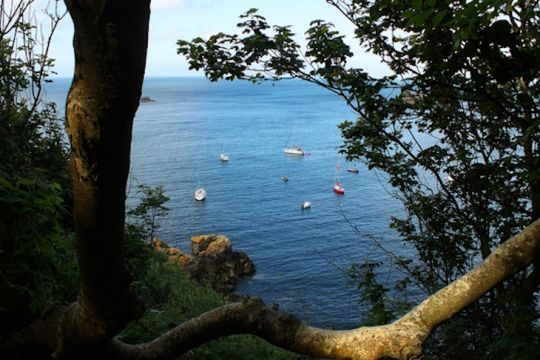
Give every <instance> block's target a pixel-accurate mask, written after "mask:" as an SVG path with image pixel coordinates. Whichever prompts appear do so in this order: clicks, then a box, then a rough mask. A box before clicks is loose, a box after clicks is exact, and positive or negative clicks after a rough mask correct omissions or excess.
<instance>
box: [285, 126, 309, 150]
mask: <svg viewBox="0 0 540 360" xmlns="http://www.w3.org/2000/svg"><path fill="white" fill-rule="evenodd" d="M291 136H292V128H291V132H290V133H289V138H288V139H287V143H286V144H285V149H283V152H284V153H285V154H287V155H295V156H304V155H306V154H307V153H306V151H305V150H304V149H302V148H301V147H300V146H296V145H292V146H289V141H290V140H291Z"/></svg>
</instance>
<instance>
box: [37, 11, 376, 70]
mask: <svg viewBox="0 0 540 360" xmlns="http://www.w3.org/2000/svg"><path fill="white" fill-rule="evenodd" d="M45 3H47V0H39V1H38V2H37V4H36V6H35V9H36V10H37V9H38V8H39V6H43V4H45ZM250 8H257V9H259V14H261V15H263V16H265V17H266V18H267V20H268V23H269V24H271V25H292V26H293V32H295V33H296V34H297V41H299V43H300V44H302V43H303V41H302V39H303V36H302V35H303V34H304V32H305V31H306V30H307V29H308V27H309V23H310V22H311V21H312V20H315V19H324V20H327V21H330V22H332V23H333V24H334V25H335V26H336V29H337V30H338V31H340V32H341V33H343V34H344V35H345V36H346V39H347V42H348V43H349V44H350V45H351V48H352V50H353V52H354V53H355V56H354V58H353V60H352V62H351V65H354V66H356V67H362V68H364V69H365V70H368V71H369V72H370V73H371V74H372V75H382V74H385V73H386V68H385V67H384V65H382V64H381V63H380V62H379V60H378V58H376V57H374V56H370V55H367V54H365V53H363V51H362V50H361V49H360V48H359V46H357V45H354V46H353V44H356V43H355V41H354V39H353V37H352V34H353V26H352V24H351V23H350V22H348V21H347V20H346V19H345V18H344V17H343V15H341V14H340V13H339V12H338V11H337V10H336V9H335V8H333V7H332V6H330V5H328V4H327V3H326V1H325V0H152V3H151V16H150V34H149V44H148V58H147V66H146V76H198V75H201V74H200V73H197V72H194V71H190V70H188V65H187V62H186V60H185V59H184V58H183V57H181V56H180V55H177V54H176V41H177V40H178V39H183V40H191V39H193V38H194V37H197V36H201V37H203V38H207V37H208V36H209V35H212V34H215V33H217V32H220V31H221V32H225V33H235V32H236V30H237V29H236V24H237V23H238V22H239V15H240V14H242V13H244V12H245V11H247V10H248V9H250ZM36 13H37V16H36V17H37V19H38V21H40V20H43V18H44V17H43V16H41V15H40V14H39V12H38V11H36ZM126 16H129V15H126ZM72 38H73V24H72V22H71V19H70V18H69V16H66V17H65V18H64V19H63V20H62V22H61V23H60V25H59V27H58V29H57V31H56V33H55V36H54V38H53V43H52V47H51V51H50V56H51V57H52V58H54V59H55V71H56V73H57V75H56V76H58V77H71V76H72V74H73V48H72Z"/></svg>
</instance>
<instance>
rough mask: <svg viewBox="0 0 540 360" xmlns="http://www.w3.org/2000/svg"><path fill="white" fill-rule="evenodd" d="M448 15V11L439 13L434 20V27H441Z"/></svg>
mask: <svg viewBox="0 0 540 360" xmlns="http://www.w3.org/2000/svg"><path fill="white" fill-rule="evenodd" d="M447 13H448V11H447V10H443V11H440V12H438V13H437V14H436V15H435V17H434V18H433V26H437V25H439V24H440V23H441V21H443V19H444V17H445V16H446V14H447Z"/></svg>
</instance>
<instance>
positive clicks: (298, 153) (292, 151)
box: [283, 148, 306, 156]
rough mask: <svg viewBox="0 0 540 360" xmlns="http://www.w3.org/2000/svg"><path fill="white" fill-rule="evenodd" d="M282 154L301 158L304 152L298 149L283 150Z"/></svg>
mask: <svg viewBox="0 0 540 360" xmlns="http://www.w3.org/2000/svg"><path fill="white" fill-rule="evenodd" d="M283 152H284V153H285V154H287V155H296V156H303V155H305V154H306V152H305V151H304V150H302V149H300V148H285V149H283Z"/></svg>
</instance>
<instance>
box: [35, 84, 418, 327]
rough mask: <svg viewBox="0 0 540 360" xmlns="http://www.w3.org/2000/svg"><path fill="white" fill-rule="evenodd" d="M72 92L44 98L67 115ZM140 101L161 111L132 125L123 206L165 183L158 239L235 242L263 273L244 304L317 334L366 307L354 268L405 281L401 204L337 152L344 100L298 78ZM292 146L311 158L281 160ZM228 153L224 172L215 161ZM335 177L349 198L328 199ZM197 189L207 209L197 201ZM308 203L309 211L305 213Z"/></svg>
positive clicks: (156, 92) (63, 88)
mask: <svg viewBox="0 0 540 360" xmlns="http://www.w3.org/2000/svg"><path fill="white" fill-rule="evenodd" d="M70 82H71V80H70V79H63V78H57V79H54V80H53V82H52V83H51V84H49V85H48V86H47V88H46V93H45V96H46V99H47V100H49V101H54V102H56V103H57V105H58V108H59V111H60V112H61V113H62V112H63V111H64V107H65V98H66V95H67V92H68V89H69V85H70ZM143 96H148V97H150V98H151V99H153V100H154V102H150V103H143V104H141V105H140V107H139V109H138V111H137V114H136V117H135V121H134V128H133V142H132V151H131V172H130V180H129V195H128V206H134V205H135V204H136V199H137V196H138V195H137V191H136V189H137V185H138V184H148V185H152V186H157V185H162V186H164V188H165V190H166V195H167V196H168V197H169V198H170V200H169V202H168V203H167V204H166V206H167V207H168V208H169V209H170V211H169V213H168V215H167V216H166V217H165V218H163V219H161V221H160V227H159V229H158V231H157V233H158V236H159V237H160V238H161V239H163V240H164V241H166V242H167V243H169V244H170V245H172V246H177V247H179V248H181V249H182V250H184V251H189V249H190V238H191V237H192V236H195V235H199V234H209V233H219V234H224V235H226V236H227V237H229V238H230V239H231V240H232V243H233V250H237V251H243V252H245V253H247V254H248V256H249V257H250V258H251V259H252V260H253V262H254V263H255V265H256V268H257V271H256V273H255V274H254V275H253V276H250V277H248V278H245V279H242V280H241V281H240V283H239V285H238V287H237V288H236V292H237V293H238V294H242V295H244V294H245V295H251V296H259V297H261V298H262V299H263V300H264V301H265V302H266V303H268V304H270V303H275V304H278V305H279V308H280V309H281V310H284V311H287V312H290V313H292V314H294V315H296V316H298V317H299V318H300V319H302V320H303V321H305V322H307V323H308V324H310V325H314V326H324V327H330V328H336V329H348V328H352V327H356V326H358V324H359V323H361V321H362V320H363V319H364V317H365V316H366V310H367V308H368V305H367V304H365V303H362V302H361V300H360V296H359V294H358V291H357V290H356V287H355V286H354V285H353V286H351V284H350V277H349V276H348V275H347V273H348V269H349V268H350V267H351V265H353V264H355V263H361V262H365V261H371V262H381V263H382V266H381V267H380V268H379V269H378V280H379V281H380V282H381V283H382V284H383V285H385V286H386V287H391V286H392V285H393V284H394V283H395V282H396V281H398V280H399V279H400V276H401V274H400V272H399V271H398V269H397V268H396V267H395V264H394V263H393V262H392V256H389V253H388V252H392V253H394V254H396V255H402V256H409V257H414V250H413V249H412V248H410V247H407V246H406V245H405V244H403V243H402V242H401V241H400V240H399V237H398V236H397V234H396V232H395V231H393V230H392V229H390V228H389V226H388V224H389V222H390V218H391V217H392V216H398V217H399V216H403V215H404V210H403V206H402V204H401V203H400V201H399V200H397V199H396V197H395V195H394V190H393V189H392V188H391V186H390V185H389V184H388V183H387V181H386V177H385V175H384V173H381V172H377V171H375V170H368V169H367V167H366V166H365V165H364V164H363V163H361V162H353V163H349V162H347V161H346V160H345V158H344V157H343V156H342V155H341V154H340V153H339V149H340V146H341V145H342V144H343V139H342V138H341V135H340V130H339V129H338V125H339V124H340V123H341V122H343V121H344V120H350V121H354V120H355V117H356V116H355V113H354V112H353V111H352V110H351V109H349V108H348V107H347V106H346V104H345V102H344V101H343V100H342V99H341V98H339V97H338V96H337V95H335V94H332V93H330V92H328V91H326V90H324V89H322V88H320V87H317V86H315V85H312V84H307V83H304V82H301V81H298V80H286V81H281V82H275V83H273V82H267V83H263V84H258V85H256V84H252V83H249V82H243V81H236V82H228V81H222V82H215V83H212V82H210V81H208V80H206V79H205V78H202V77H175V78H173V77H171V78H165V77H160V78H146V79H145V81H144V86H143ZM291 145H297V146H300V147H302V148H303V149H305V150H306V151H307V154H306V155H305V156H290V155H286V154H285V153H284V152H283V149H284V148H285V147H286V146H291ZM222 149H223V150H224V151H225V152H227V153H228V154H229V157H230V160H229V161H228V162H222V161H220V153H221V151H222ZM351 167H355V168H357V169H358V170H359V171H358V173H350V172H348V171H347V169H348V168H351ZM283 176H286V177H287V178H288V181H286V182H285V181H283V180H282V177H283ZM336 176H337V177H338V178H339V180H340V181H341V182H342V184H343V186H344V188H345V191H346V193H345V195H337V194H335V193H334V192H333V191H332V186H333V182H334V179H335V177H336ZM198 185H201V186H202V187H204V189H205V190H206V193H207V197H206V200H205V201H201V202H199V201H195V200H194V196H193V195H194V190H195V188H196V187H197V186H198ZM305 201H309V202H311V204H312V205H311V208H309V209H302V208H301V204H302V203H303V202H305Z"/></svg>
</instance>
